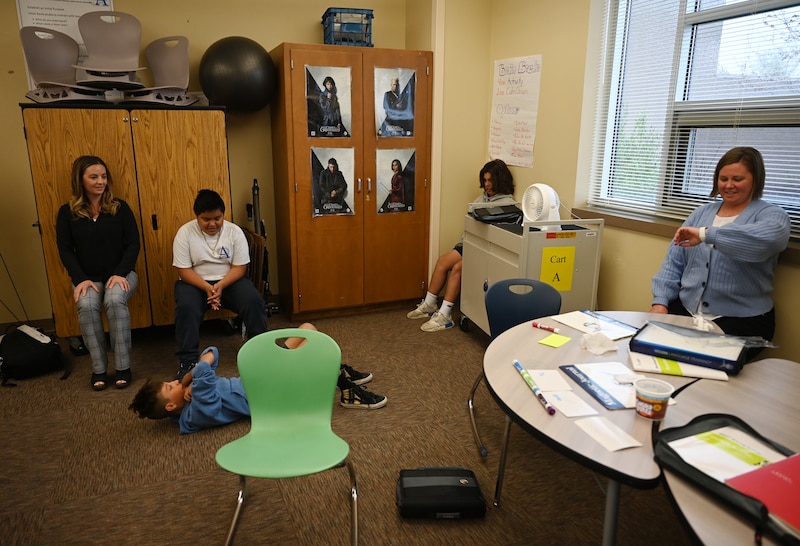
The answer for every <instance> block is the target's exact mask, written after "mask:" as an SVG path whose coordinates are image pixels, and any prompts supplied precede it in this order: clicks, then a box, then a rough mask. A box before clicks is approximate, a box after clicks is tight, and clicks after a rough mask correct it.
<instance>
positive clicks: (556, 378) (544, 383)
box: [528, 370, 572, 400]
mask: <svg viewBox="0 0 800 546" xmlns="http://www.w3.org/2000/svg"><path fill="white" fill-rule="evenodd" d="M528 374H529V375H530V376H531V379H533V381H534V383H536V386H537V387H539V389H541V390H542V391H546V392H550V391H571V390H572V386H571V385H570V384H569V383H567V380H566V379H564V377H563V376H562V375H561V374H560V373H558V370H528ZM548 400H549V399H548Z"/></svg>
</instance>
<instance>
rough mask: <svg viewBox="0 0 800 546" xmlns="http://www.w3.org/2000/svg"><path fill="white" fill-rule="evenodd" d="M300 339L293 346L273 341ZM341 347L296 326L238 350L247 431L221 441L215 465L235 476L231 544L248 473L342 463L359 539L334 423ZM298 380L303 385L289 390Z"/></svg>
mask: <svg viewBox="0 0 800 546" xmlns="http://www.w3.org/2000/svg"><path fill="white" fill-rule="evenodd" d="M289 337H298V338H304V339H305V340H306V341H305V343H304V344H303V345H302V346H300V347H298V348H297V349H286V348H285V347H283V346H281V345H278V344H277V343H276V342H277V341H278V340H282V339H285V338H289ZM341 362H342V353H341V350H340V349H339V346H338V345H337V344H336V342H335V341H334V340H333V339H331V338H330V337H329V336H327V335H325V334H323V333H321V332H317V331H313V330H303V329H300V328H286V329H282V330H273V331H270V332H265V333H263V334H260V335H258V336H255V337H253V338H251V339H249V340H248V341H247V342H246V343H245V344H244V345H243V346H242V348H241V349H240V350H239V355H238V357H237V364H238V366H239V375H240V376H241V378H242V384H243V385H244V390H245V393H246V394H247V400H248V402H249V404H250V414H251V425H250V431H249V432H248V433H247V434H246V435H244V436H243V437H241V438H239V439H237V440H234V441H232V442H230V443H228V444H225V445H224V446H222V447H221V448H220V449H219V450H218V451H217V455H216V459H217V464H219V465H220V466H221V467H222V468H224V469H225V470H227V471H229V472H232V473H234V474H238V475H239V485H240V489H239V496H238V499H237V504H236V510H235V512H234V514H233V521H232V522H231V527H230V530H229V531H228V537H227V539H226V541H225V544H230V543H231V540H232V539H233V534H234V532H235V530H236V524H237V522H238V519H239V513H240V511H241V509H242V505H243V504H244V499H245V494H246V478H247V477H251V478H271V479H279V478H293V477H298V476H307V475H310V474H315V473H317V472H322V471H323V470H328V469H331V468H339V467H344V466H346V467H347V469H348V471H349V473H350V507H351V542H352V544H353V545H355V544H357V543H358V502H357V501H358V492H357V488H356V477H355V471H354V469H353V466H352V463H351V462H350V461H349V459H348V454H349V453H350V446H349V445H348V444H347V442H345V441H344V440H343V439H341V438H340V437H339V436H337V435H336V434H335V433H334V432H333V430H332V429H331V415H332V413H333V398H334V393H335V391H336V383H337V379H338V376H339V368H340V366H341ZM290 385H302V388H300V389H294V388H288V387H289V386H290Z"/></svg>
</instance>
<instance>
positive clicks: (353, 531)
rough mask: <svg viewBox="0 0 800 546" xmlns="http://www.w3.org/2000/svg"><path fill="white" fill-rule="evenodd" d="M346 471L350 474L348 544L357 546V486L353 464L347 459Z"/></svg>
mask: <svg viewBox="0 0 800 546" xmlns="http://www.w3.org/2000/svg"><path fill="white" fill-rule="evenodd" d="M346 464H347V471H348V472H349V473H350V544H352V546H358V486H357V484H356V471H355V469H354V468H353V463H351V462H350V459H347V461H346Z"/></svg>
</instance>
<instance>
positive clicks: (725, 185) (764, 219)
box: [650, 147, 791, 358]
mask: <svg viewBox="0 0 800 546" xmlns="http://www.w3.org/2000/svg"><path fill="white" fill-rule="evenodd" d="M765 179H766V175H765V170H764V160H763V158H762V157H761V153H760V152H759V151H758V150H756V149H755V148H750V147H737V148H733V149H731V150H729V151H728V152H726V153H725V155H723V156H722V158H720V160H719V162H718V163H717V167H716V170H715V171H714V189H713V190H712V192H711V194H710V197H714V198H716V197H719V198H720V199H715V200H714V201H713V202H711V203H708V204H705V205H701V206H700V207H698V208H697V209H695V210H694V212H692V214H691V215H689V217H688V218H687V219H686V221H685V222H684V223H683V225H682V226H681V227H680V228H678V230H677V231H676V232H675V236H674V237H673V240H672V244H671V245H670V248H669V250H668V251H667V256H666V258H664V262H663V263H662V265H661V269H660V270H659V271H658V273H656V275H655V276H654V277H653V303H652V307H651V309H650V311H651V312H654V313H672V314H680V315H692V316H698V315H700V316H702V317H704V318H706V319H709V320H713V321H714V322H715V323H716V324H717V326H719V327H720V328H721V329H722V331H723V332H725V333H727V334H731V335H740V336H760V337H762V338H764V339H766V340H771V339H772V337H773V336H774V334H775V308H774V303H773V301H772V290H773V280H774V277H775V275H774V269H775V265H776V264H777V262H778V255H779V254H780V253H781V252H782V251H783V250H784V249H785V248H786V245H787V244H788V242H789V234H790V229H791V224H790V220H789V215H788V214H787V213H786V211H785V210H784V209H783V208H781V207H779V206H778V205H774V204H772V203H768V202H766V201H764V200H762V199H761V195H762V194H763V192H764V182H765ZM759 350H760V349H759V348H756V349H755V350H751V352H750V353H748V357H749V358H752V357H753V356H755V354H757V352H758V351H759Z"/></svg>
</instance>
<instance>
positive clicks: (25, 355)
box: [0, 324, 70, 387]
mask: <svg viewBox="0 0 800 546" xmlns="http://www.w3.org/2000/svg"><path fill="white" fill-rule="evenodd" d="M56 371H63V374H62V376H61V379H66V378H67V377H69V374H70V369H69V366H68V364H67V359H65V358H64V355H63V354H62V353H61V346H60V345H59V344H58V343H57V342H56V341H55V340H54V339H52V338H50V336H48V335H46V334H45V333H44V332H42V331H41V330H39V329H37V328H34V327H32V326H30V325H27V324H19V325H16V324H12V325H11V326H9V327H8V328H6V332H5V335H3V337H2V338H0V378H2V380H1V381H0V385H2V386H3V387H15V386H16V384H15V383H11V382H10V380H11V379H28V378H31V377H36V376H39V375H44V374H48V373H52V372H56Z"/></svg>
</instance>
